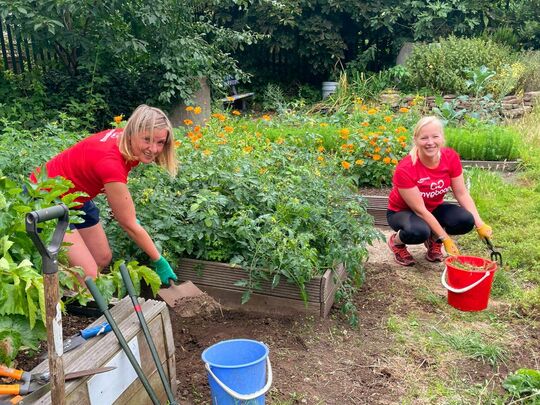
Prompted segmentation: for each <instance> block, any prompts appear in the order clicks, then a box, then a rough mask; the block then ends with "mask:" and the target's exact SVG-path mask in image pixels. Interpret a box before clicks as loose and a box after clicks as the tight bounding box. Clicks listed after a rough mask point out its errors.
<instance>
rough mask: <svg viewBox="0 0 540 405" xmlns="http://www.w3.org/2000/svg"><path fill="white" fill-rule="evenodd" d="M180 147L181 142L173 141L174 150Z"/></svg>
mask: <svg viewBox="0 0 540 405" xmlns="http://www.w3.org/2000/svg"><path fill="white" fill-rule="evenodd" d="M180 145H182V141H179V140H176V141H174V147H175V148H179V147H180Z"/></svg>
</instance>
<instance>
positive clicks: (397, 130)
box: [396, 127, 407, 134]
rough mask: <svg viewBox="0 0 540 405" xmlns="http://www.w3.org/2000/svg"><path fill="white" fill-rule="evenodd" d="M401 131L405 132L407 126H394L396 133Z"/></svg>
mask: <svg viewBox="0 0 540 405" xmlns="http://www.w3.org/2000/svg"><path fill="white" fill-rule="evenodd" d="M402 132H407V128H405V127H397V128H396V134H400V133H402Z"/></svg>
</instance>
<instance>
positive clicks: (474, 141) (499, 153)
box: [445, 125, 520, 160]
mask: <svg viewBox="0 0 540 405" xmlns="http://www.w3.org/2000/svg"><path fill="white" fill-rule="evenodd" d="M445 135H446V143H447V145H448V146H450V147H451V148H453V149H455V150H456V151H457V152H458V153H459V155H460V156H461V158H462V159H467V160H514V159H516V158H518V157H519V152H518V149H519V143H520V142H519V134H518V133H517V132H516V131H515V130H514V129H511V128H509V127H500V126H495V125H486V126H474V127H460V128H446V129H445Z"/></svg>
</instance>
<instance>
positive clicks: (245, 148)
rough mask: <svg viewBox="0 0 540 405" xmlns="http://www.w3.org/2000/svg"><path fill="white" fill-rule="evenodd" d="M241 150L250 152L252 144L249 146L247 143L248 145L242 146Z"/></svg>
mask: <svg viewBox="0 0 540 405" xmlns="http://www.w3.org/2000/svg"><path fill="white" fill-rule="evenodd" d="M242 150H243V151H244V152H246V153H250V152H252V151H253V146H249V145H248V146H244V147H243V148H242Z"/></svg>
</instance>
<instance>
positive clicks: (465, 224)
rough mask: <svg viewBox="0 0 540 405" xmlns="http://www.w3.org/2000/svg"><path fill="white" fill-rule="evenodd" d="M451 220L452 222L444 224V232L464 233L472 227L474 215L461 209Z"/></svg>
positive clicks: (451, 233)
mask: <svg viewBox="0 0 540 405" xmlns="http://www.w3.org/2000/svg"><path fill="white" fill-rule="evenodd" d="M453 222H454V223H453V224H449V225H447V226H446V232H448V233H449V234H450V235H465V234H466V233H469V232H470V231H472V230H473V228H474V217H473V215H472V214H471V213H470V212H469V211H466V210H463V212H462V213H461V214H460V215H459V216H458V217H456V218H454V221H453Z"/></svg>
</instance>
